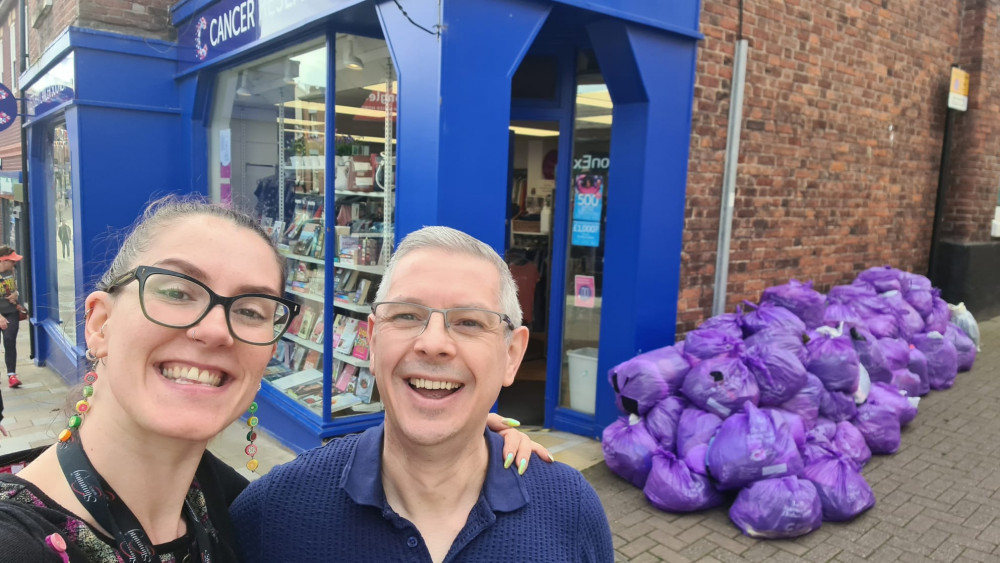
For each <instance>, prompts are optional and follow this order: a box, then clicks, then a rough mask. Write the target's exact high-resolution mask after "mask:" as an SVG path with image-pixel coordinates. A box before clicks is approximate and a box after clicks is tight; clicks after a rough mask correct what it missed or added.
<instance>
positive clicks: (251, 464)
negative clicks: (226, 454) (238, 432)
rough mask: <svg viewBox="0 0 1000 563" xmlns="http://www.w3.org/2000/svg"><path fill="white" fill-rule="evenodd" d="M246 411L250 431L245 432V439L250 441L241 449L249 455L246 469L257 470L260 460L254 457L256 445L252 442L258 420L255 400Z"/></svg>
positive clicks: (254, 439)
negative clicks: (248, 414)
mask: <svg viewBox="0 0 1000 563" xmlns="http://www.w3.org/2000/svg"><path fill="white" fill-rule="evenodd" d="M257 390H258V391H260V387H257ZM247 411H248V412H249V413H250V416H248V417H247V426H248V427H249V428H250V431H249V432H247V441H248V442H250V443H249V444H247V447H246V448H245V449H244V450H243V451H244V452H246V454H247V455H248V456H250V461H248V462H247V469H249V470H250V471H257V466H258V465H260V462H259V461H257V460H256V459H254V456H256V455H257V445H256V444H254V441H256V440H257V430H256V428H257V423H258V422H259V421H258V420H257V416H256V413H257V401H254V402H252V403H250V408H249V409H247Z"/></svg>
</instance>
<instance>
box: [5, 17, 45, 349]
mask: <svg viewBox="0 0 1000 563" xmlns="http://www.w3.org/2000/svg"><path fill="white" fill-rule="evenodd" d="M17 10H18V13H17V22H18V26H17V27H18V31H19V33H18V44H19V47H20V53H21V56H19V57H17V60H18V71H20V72H18V71H15V70H14V69H13V68H12V69H10V72H11V73H14V72H18V85H17V86H18V93H19V94H20V96H21V190H22V193H23V194H24V203H23V204H22V205H21V233H22V234H25V235H27V236H25V237H24V240H23V243H22V245H23V246H22V248H23V250H22V251H23V252H24V256H26V257H27V260H26V262H28V272H26V274H27V276H30V275H31V270H32V269H33V268H34V265H33V264H31V261H32V259H31V236H30V233H31V213H30V212H29V211H30V209H29V203H30V201H29V200H30V198H29V197H28V193H29V190H28V186H29V184H28V146H27V140H28V134H27V131H25V129H24V114H25V113H26V112H27V110H28V103H27V102H26V101H25V100H24V88H22V86H23V84H21V83H20V76H21V75H23V74H24V71H26V70H28V64H27V61H28V37H27V36H28V22H27V19H28V10H27V6H26V5H25V0H18V2H17ZM13 48H14V46H13V45H11V49H13ZM25 285H26V287H25V289H27V290H28V291H27V293H26V294H25V298H24V302H25V303H27V304H28V306H29V309H28V311H29V312H30V315H31V316H32V317H37V315H38V312H37V311H35V308H34V307H33V305H34V303H32V298H33V296H32V290H31V282H30V281H29V282H28V283H27V284H25ZM29 322H30V321H29ZM29 328H30V327H29ZM28 342H29V345H30V352H29V353H28V357H29V358H30V359H32V360H33V359H35V331H34V330H28Z"/></svg>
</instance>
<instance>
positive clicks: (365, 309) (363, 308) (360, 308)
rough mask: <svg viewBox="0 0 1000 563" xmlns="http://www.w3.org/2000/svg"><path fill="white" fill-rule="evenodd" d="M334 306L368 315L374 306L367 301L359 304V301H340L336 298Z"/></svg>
mask: <svg viewBox="0 0 1000 563" xmlns="http://www.w3.org/2000/svg"><path fill="white" fill-rule="evenodd" d="M333 306H334V307H337V308H339V309H347V310H348V311H354V312H355V313H364V314H366V315H367V314H369V313H371V312H372V306H371V305H368V304H367V303H366V304H364V305H358V304H357V303H347V302H345V301H338V300H336V299H334V301H333Z"/></svg>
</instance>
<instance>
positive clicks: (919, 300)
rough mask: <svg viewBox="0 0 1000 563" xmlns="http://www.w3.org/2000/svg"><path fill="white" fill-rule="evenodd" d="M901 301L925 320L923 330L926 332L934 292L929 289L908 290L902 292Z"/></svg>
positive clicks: (932, 305)
mask: <svg viewBox="0 0 1000 563" xmlns="http://www.w3.org/2000/svg"><path fill="white" fill-rule="evenodd" d="M903 299H906V302H907V303H909V304H910V306H911V307H913V310H914V311H916V312H917V313H919V314H920V316H921V317H922V318H923V319H925V321H924V330H927V323H926V319H927V316H928V315H930V314H931V311H933V310H934V292H933V291H931V289H930V288H927V289H923V288H910V289H909V290H908V291H904V292H903Z"/></svg>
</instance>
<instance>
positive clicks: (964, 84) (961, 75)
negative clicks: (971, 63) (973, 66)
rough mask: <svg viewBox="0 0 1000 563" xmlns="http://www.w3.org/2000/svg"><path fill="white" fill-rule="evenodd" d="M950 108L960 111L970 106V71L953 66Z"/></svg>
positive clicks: (949, 97) (949, 99)
mask: <svg viewBox="0 0 1000 563" xmlns="http://www.w3.org/2000/svg"><path fill="white" fill-rule="evenodd" d="M948 108H949V109H956V110H958V111H965V110H967V109H968V108H969V73H968V72H965V71H964V70H962V69H960V68H957V67H951V84H950V86H949V87H948Z"/></svg>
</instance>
